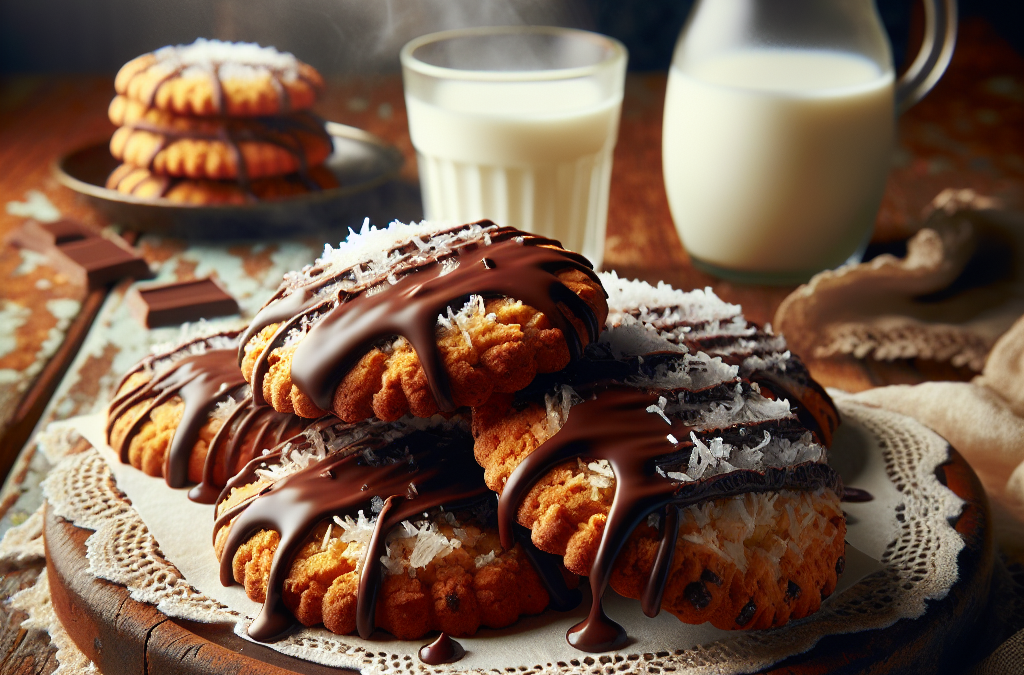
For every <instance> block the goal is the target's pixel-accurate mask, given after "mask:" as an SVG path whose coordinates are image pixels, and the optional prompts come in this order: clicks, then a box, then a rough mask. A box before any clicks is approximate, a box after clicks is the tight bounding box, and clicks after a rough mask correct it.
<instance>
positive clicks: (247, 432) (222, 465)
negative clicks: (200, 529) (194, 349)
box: [188, 350, 309, 504]
mask: <svg viewBox="0 0 1024 675" xmlns="http://www.w3.org/2000/svg"><path fill="white" fill-rule="evenodd" d="M225 351H228V350H225ZM230 360H232V359H230V357H229V361H230ZM308 426H309V421H308V420H303V419H302V418H301V417H298V416H296V415H292V414H290V413H279V412H277V411H276V410H274V409H273V408H271V407H269V406H265V405H254V404H253V400H252V395H251V394H250V395H249V396H247V397H246V398H245V400H244V401H243V402H242V403H240V404H239V405H237V406H236V407H235V409H234V411H232V413H231V415H230V416H229V417H228V418H227V419H226V420H224V424H223V425H222V426H221V428H220V429H218V430H217V433H216V434H215V435H214V437H213V440H211V441H210V447H209V450H208V451H207V453H206V461H205V463H204V464H203V478H202V480H201V481H200V483H199V484H198V485H196V486H195V487H194V488H192V490H190V491H189V493H188V498H189V499H191V500H192V501H194V502H199V503H201V504H213V503H215V502H216V501H217V497H218V495H220V491H221V489H222V488H223V487H224V485H225V484H226V483H227V481H228V478H230V477H231V476H233V475H234V474H235V473H236V472H237V471H238V470H239V469H241V468H242V467H243V466H245V465H246V464H248V463H249V462H250V461H252V460H253V459H254V458H256V457H259V456H260V453H261V452H262V451H263V450H266V449H268V448H273V447H274V446H277V445H279V444H280V443H282V442H283V441H285V440H287V439H290V438H292V437H294V436H295V435H296V434H298V433H300V432H301V431H302V430H303V429H305V428H306V427H308Z"/></svg>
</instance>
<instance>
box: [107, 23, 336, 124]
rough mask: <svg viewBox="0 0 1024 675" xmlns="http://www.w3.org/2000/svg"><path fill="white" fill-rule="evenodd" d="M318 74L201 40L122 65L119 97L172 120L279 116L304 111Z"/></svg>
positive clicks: (264, 51) (238, 46)
mask: <svg viewBox="0 0 1024 675" xmlns="http://www.w3.org/2000/svg"><path fill="white" fill-rule="evenodd" d="M323 86H324V82H323V78H322V77H321V76H320V73H318V72H317V71H316V69H315V68H313V67H312V66H310V65H308V64H306V63H303V62H302V61H299V60H298V59H297V58H295V57H294V56H293V55H292V54H289V53H287V52H285V53H282V52H279V51H277V50H276V49H274V48H273V47H261V46H259V45H257V44H251V43H244V42H221V41H219V40H205V39H203V38H200V39H198V40H196V41H195V42H193V43H192V44H189V45H177V46H168V47H162V48H160V49H158V50H156V51H155V52H151V53H149V54H143V55H142V56H139V57H137V58H135V59H132V60H131V61H129V62H128V63H126V64H125V65H124V66H123V67H122V68H121V70H120V71H119V72H118V73H117V77H116V78H115V80H114V89H115V90H117V93H118V94H121V95H122V96H126V97H127V98H130V99H132V100H135V101H138V102H139V103H142V104H144V105H145V106H147V107H151V108H158V109H160V110H166V111H168V112H172V113H175V114H177V115H194V116H210V115H231V116H239V117H241V116H257V115H278V114H282V113H288V112H293V111H298V110H306V109H307V108H309V107H310V106H312V105H313V103H314V102H315V100H316V97H317V95H318V94H319V92H320V91H321V90H322V89H323Z"/></svg>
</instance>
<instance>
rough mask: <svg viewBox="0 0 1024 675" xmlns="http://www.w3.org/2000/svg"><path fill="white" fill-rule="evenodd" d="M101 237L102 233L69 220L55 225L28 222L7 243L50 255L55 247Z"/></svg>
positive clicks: (11, 235)
mask: <svg viewBox="0 0 1024 675" xmlns="http://www.w3.org/2000/svg"><path fill="white" fill-rule="evenodd" d="M99 236H100V233H99V232H97V231H96V230H95V229H94V228H92V227H89V226H88V225H86V224H84V223H80V222H78V221H77V220H70V219H68V218H65V219H63V220H58V221H57V222H54V223H40V222H36V221H35V220H26V221H25V222H24V223H23V224H22V226H21V227H19V228H18V229H16V230H14V231H13V232H11V234H10V236H8V237H7V243H8V244H10V245H12V246H17V247H18V248H27V249H29V250H31V251H38V252H40V253H48V252H49V251H50V249H52V248H53V247H55V246H63V245H65V244H70V243H71V242H75V241H81V240H83V239H91V238H94V237H99Z"/></svg>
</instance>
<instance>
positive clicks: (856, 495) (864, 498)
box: [841, 485, 875, 503]
mask: <svg viewBox="0 0 1024 675" xmlns="http://www.w3.org/2000/svg"><path fill="white" fill-rule="evenodd" d="M874 498H875V496H874V495H873V494H871V493H870V492H868V491H867V490H862V489H861V488H855V487H850V486H848V485H844V486H843V494H842V498H841V499H842V501H844V502H850V503H862V502H870V501H873V500H874Z"/></svg>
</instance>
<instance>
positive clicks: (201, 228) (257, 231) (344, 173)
mask: <svg viewBox="0 0 1024 675" xmlns="http://www.w3.org/2000/svg"><path fill="white" fill-rule="evenodd" d="M327 131H328V133H330V134H331V136H332V137H333V139H334V152H333V153H332V154H331V156H330V157H329V158H328V159H327V162H326V166H327V167H328V168H329V169H330V170H331V171H332V172H333V173H334V175H335V176H337V177H338V183H339V185H340V187H337V188H333V189H330V190H323V191H321V192H310V193H308V194H304V195H298V196H295V197H290V198H287V199H280V200H275V201H266V202H254V203H252V204H244V205H234V204H231V205H217V206H190V205H184V204H178V203H176V202H172V201H169V200H166V199H139V198H138V197H131V196H129V195H125V194H121V193H120V192H117V191H116V190H108V189H107V188H106V187H105V185H106V181H107V176H108V175H110V172H111V171H113V170H114V168H115V167H116V166H117V165H118V164H119V162H118V161H117V160H116V159H114V158H113V157H112V156H111V155H110V150H109V149H108V143H107V142H103V143H95V144H93V145H89V146H88V147H84V148H81V149H79V150H75V151H73V152H71V153H69V154H67V155H65V156H64V157H61V158H60V159H59V160H58V161H57V163H56V164H55V166H54V173H55V174H56V176H57V180H59V181H60V182H61V183H62V184H63V185H66V186H67V187H69V188H71V189H72V190H74V191H75V192H78V193H79V194H81V195H84V196H85V197H86V199H87V200H88V201H89V202H90V203H91V204H92V205H93V206H94V207H96V208H97V209H98V210H99V211H100V212H102V213H103V214H104V215H105V216H107V218H108V219H109V220H110V222H111V223H113V224H118V225H123V226H124V227H127V228H130V229H134V230H138V231H141V232H154V233H158V234H166V235H173V236H179V237H186V238H190V239H193V238H200V239H239V238H242V239H244V238H249V237H290V236H296V235H303V234H315V233H318V232H323V231H324V230H328V229H336V228H339V227H348V226H350V225H352V224H353V223H357V222H360V221H362V218H363V217H364V216H366V215H370V214H368V213H367V212H366V211H367V205H366V204H365V203H364V201H365V200H364V199H361V197H363V196H364V195H366V194H367V193H368V192H370V191H372V190H373V188H376V187H378V186H380V185H382V184H384V183H386V182H387V181H389V180H391V179H393V178H395V177H396V176H397V175H398V172H399V170H400V169H401V168H402V163H403V161H404V158H403V157H402V153H401V152H399V151H398V149H397V148H395V147H394V146H392V145H388V144H387V143H385V142H384V141H383V140H381V139H380V138H377V137H376V136H374V135H373V134H370V133H367V132H365V131H363V130H361V129H356V128H355V127H349V126H345V125H344V124H338V123H336V122H327ZM371 210H372V209H371Z"/></svg>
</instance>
